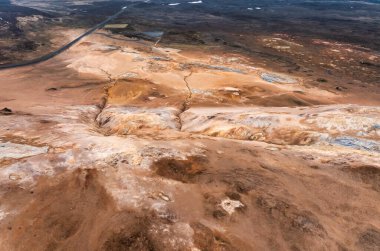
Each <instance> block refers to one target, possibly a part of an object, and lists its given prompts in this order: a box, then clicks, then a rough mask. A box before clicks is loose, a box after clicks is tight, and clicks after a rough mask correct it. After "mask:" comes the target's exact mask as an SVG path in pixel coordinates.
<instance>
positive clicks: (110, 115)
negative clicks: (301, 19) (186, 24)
mask: <svg viewBox="0 0 380 251" xmlns="http://www.w3.org/2000/svg"><path fill="white" fill-rule="evenodd" d="M19 2H20V1H19ZM21 2H23V1H21ZM37 2H38V1H37ZM33 7H36V6H33ZM41 8H43V6H41ZM82 32H83V29H77V28H67V27H56V26H54V29H53V30H52V31H51V32H49V35H50V36H51V37H53V38H60V39H59V43H62V42H63V41H70V40H72V39H73V38H75V37H76V36H77V35H78V34H81V33H82ZM169 38H170V37H166V39H167V40H166V41H165V36H164V37H163V40H162V41H159V42H158V43H157V41H156V40H154V41H149V40H143V39H130V38H127V37H126V36H124V35H123V34H117V33H112V32H110V31H108V30H99V31H98V32H97V33H95V34H92V35H90V36H88V37H86V38H84V39H83V40H82V41H81V42H80V43H78V44H77V45H75V46H74V47H72V48H70V49H69V50H67V51H66V52H64V53H62V54H60V55H59V56H57V57H55V58H53V59H51V60H49V61H46V62H43V63H40V64H37V65H33V66H27V67H22V68H15V69H8V70H2V71H0V79H1V83H0V250H192V251H195V250H380V249H379V248H380V89H379V88H380V87H379V82H378V74H379V72H378V68H376V67H377V66H378V62H379V60H380V59H379V54H378V53H377V51H376V50H374V49H369V48H367V49H366V50H363V49H362V47H358V46H357V45H354V44H352V43H346V44H343V43H338V42H332V41H331V40H326V39H318V40H316V39H315V40H313V44H310V43H308V42H304V41H303V43H304V44H302V45H299V44H298V42H300V41H295V39H294V38H291V37H287V36H284V35H281V34H278V35H272V36H261V37H256V38H255V39H256V40H255V41H256V42H255V44H260V45H261V46H264V47H267V48H270V49H269V50H279V51H280V53H283V54H281V55H284V54H289V55H290V54H291V55H292V56H289V55H288V56H286V57H291V58H292V60H295V61H296V62H297V63H298V64H300V65H301V69H304V68H303V67H304V65H306V64H307V60H309V64H310V68H313V67H314V68H313V69H314V70H312V69H309V71H307V70H306V71H303V70H299V69H298V70H294V69H293V70H289V69H290V68H289V65H285V66H284V65H283V66H279V65H277V63H273V65H268V62H271V59H270V58H267V59H266V60H267V61H265V60H262V56H257V55H256V54H250V53H248V52H246V51H244V50H243V51H242V50H240V49H239V50H229V49H226V48H225V47H220V46H216V45H212V46H211V45H209V44H204V45H202V44H191V43H190V44H189V43H180V42H176V43H174V42H173V41H174V40H173V39H171V40H170V39H169ZM229 38H231V37H229ZM245 38H246V39H247V40H246V41H245V42H247V43H248V42H249V41H252V40H250V39H252V37H248V36H247V37H245ZM245 38H244V39H245ZM241 43H244V41H242V42H241ZM308 46H310V47H308ZM318 46H319V47H320V48H323V52H322V53H323V57H320V58H318V59H315V58H313V57H314V56H316V55H317V54H318V53H320V52H318V51H317V50H315V51H313V50H312V49H308V48H311V47H318ZM337 50H339V52H337ZM345 52H349V53H348V54H347V55H346V54H344V53H345ZM305 53H309V54H308V55H312V56H313V57H312V58H310V59H307V60H306V59H305V58H306V57H304V54H305ZM255 55H256V56H255ZM297 55H298V56H297ZM300 55H302V56H300ZM341 57H346V58H348V57H349V58H351V59H352V60H351V61H345V59H338V58H341ZM364 59H365V61H363V60H364ZM305 60H306V61H305ZM316 60H322V61H323V60H326V62H324V63H322V64H324V65H323V66H320V63H321V62H319V61H318V62H317V61H316ZM334 60H336V61H339V60H340V61H339V62H335V61H334ZM360 60H362V61H363V62H371V64H373V65H372V66H368V64H367V65H366V64H364V65H363V67H364V68H361V69H358V70H357V72H358V74H359V77H358V76H351V75H350V74H347V72H352V71H353V69H354V68H355V67H359V66H357V65H356V63H353V62H358V61H360ZM327 61H328V62H327ZM333 61H334V62H335V64H334V63H332V62H333ZM330 64H334V65H333V66H331V65H330ZM376 64H377V66H374V65H376ZM318 65H319V66H318ZM326 65H328V66H326ZM324 67H332V68H334V69H336V71H337V73H334V74H333V75H331V74H327V73H325V72H324V69H325V68H324ZM365 67H367V68H365ZM276 69H277V70H276ZM326 69H327V68H326ZM326 69H325V70H326ZM329 69H330V68H329ZM360 74H361V75H360ZM340 76H344V77H340ZM355 78H359V79H360V80H358V79H355Z"/></svg>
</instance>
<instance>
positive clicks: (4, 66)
mask: <svg viewBox="0 0 380 251" xmlns="http://www.w3.org/2000/svg"><path fill="white" fill-rule="evenodd" d="M126 9H127V7H126V6H124V7H123V8H121V10H120V11H118V12H117V13H116V14H114V15H112V16H110V17H108V18H107V19H106V20H104V21H103V22H101V23H99V24H97V25H95V26H94V27H92V28H91V29H89V30H87V31H86V32H85V33H83V34H82V35H80V36H79V37H77V38H76V39H74V40H73V41H71V42H70V43H68V44H66V45H64V46H62V47H61V48H59V49H57V50H55V51H53V52H50V53H48V54H46V55H43V56H41V57H38V58H35V59H32V60H28V61H24V62H20V63H13V64H0V70H2V69H9V68H16V67H22V66H28V65H33V64H38V63H41V62H44V61H46V60H49V59H51V58H53V57H55V56H57V55H59V54H61V53H62V52H64V51H65V50H67V49H69V48H70V47H72V46H73V45H75V44H76V43H78V42H79V41H80V40H81V39H82V38H84V37H86V36H88V35H90V34H91V33H93V32H94V31H96V30H97V29H100V28H102V27H103V26H104V25H106V24H107V23H108V22H110V21H111V20H113V19H115V18H117V17H118V16H120V15H121V14H122V13H123V12H124V11H125V10H126Z"/></svg>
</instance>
